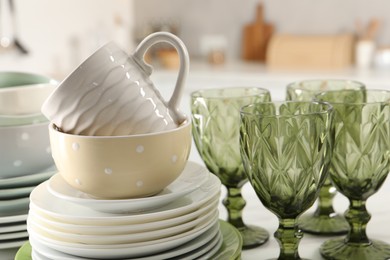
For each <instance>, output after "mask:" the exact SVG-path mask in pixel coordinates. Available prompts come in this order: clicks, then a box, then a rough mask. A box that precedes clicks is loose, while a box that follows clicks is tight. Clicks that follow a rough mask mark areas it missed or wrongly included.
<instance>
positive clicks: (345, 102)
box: [316, 90, 390, 260]
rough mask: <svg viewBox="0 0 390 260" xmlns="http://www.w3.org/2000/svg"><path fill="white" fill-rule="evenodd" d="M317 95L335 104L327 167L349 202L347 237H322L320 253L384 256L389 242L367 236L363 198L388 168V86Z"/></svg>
mask: <svg viewBox="0 0 390 260" xmlns="http://www.w3.org/2000/svg"><path fill="white" fill-rule="evenodd" d="M316 98H317V99H319V100H323V101H327V102H329V103H331V104H332V106H333V107H334V109H335V120H334V128H333V132H334V135H335V141H334V148H333V157H332V159H331V167H330V169H329V172H330V177H331V178H332V180H333V183H334V185H335V186H336V188H337V189H338V190H339V192H341V193H342V194H343V195H345V196H346V197H347V198H348V199H349V202H350V205H349V209H348V210H347V211H346V212H345V218H346V219H347V221H348V223H349V225H350V231H349V233H348V235H347V237H346V238H345V239H344V238H343V239H332V240H328V241H326V242H325V243H324V244H323V245H322V246H321V254H322V256H323V257H324V258H326V259H356V260H365V259H367V260H368V259H388V258H390V245H388V244H386V243H384V242H381V241H377V240H371V239H369V238H368V237H367V234H366V227H367V224H368V221H369V220H370V218H371V216H370V214H369V213H368V212H367V209H366V201H367V199H368V198H369V197H370V196H371V195H373V194H374V193H376V192H377V191H378V189H379V188H380V187H381V185H382V184H383V182H384V181H385V179H386V177H387V175H388V173H389V171H390V91H382V90H362V91H353V90H343V91H329V92H323V93H321V94H318V95H316Z"/></svg>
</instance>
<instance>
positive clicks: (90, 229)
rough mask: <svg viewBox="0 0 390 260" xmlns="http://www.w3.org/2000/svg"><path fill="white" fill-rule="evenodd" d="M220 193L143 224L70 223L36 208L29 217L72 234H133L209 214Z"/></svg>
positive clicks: (172, 226)
mask: <svg viewBox="0 0 390 260" xmlns="http://www.w3.org/2000/svg"><path fill="white" fill-rule="evenodd" d="M218 203H219V193H218V194H217V195H216V196H215V197H214V198H212V199H211V200H210V201H207V202H206V203H205V204H204V206H202V207H200V208H199V209H197V210H196V211H193V212H191V213H189V214H185V215H181V216H178V217H174V218H170V219H164V220H160V221H155V222H148V223H141V224H130V225H115V226H111V225H108V226H91V225H75V224H69V223H63V222H59V221H55V220H53V219H51V218H50V217H48V216H45V215H42V214H40V212H37V211H36V210H34V209H31V210H30V212H29V217H30V216H31V217H33V218H34V221H35V222H36V223H39V224H40V225H42V226H44V227H46V228H49V229H51V230H57V231H60V232H67V233H72V234H83V235H95V236H101V235H120V234H132V233H139V232H148V231H153V230H160V229H168V228H175V227H176V226H178V225H181V224H185V223H187V222H190V221H193V220H194V219H196V218H198V217H200V216H203V215H204V214H207V212H209V211H212V210H213V209H215V208H217V207H218Z"/></svg>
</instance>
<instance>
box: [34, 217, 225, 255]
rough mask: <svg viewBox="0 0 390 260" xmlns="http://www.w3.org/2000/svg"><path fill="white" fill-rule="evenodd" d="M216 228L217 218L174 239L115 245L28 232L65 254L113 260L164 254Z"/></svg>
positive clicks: (217, 226)
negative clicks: (86, 242) (89, 242)
mask: <svg viewBox="0 0 390 260" xmlns="http://www.w3.org/2000/svg"><path fill="white" fill-rule="evenodd" d="M214 228H219V223H218V218H215V219H213V220H212V221H210V222H207V223H202V224H200V225H198V226H196V227H195V228H193V229H191V230H189V231H186V232H183V233H180V234H178V235H174V236H172V237H167V238H162V239H158V240H153V241H145V242H135V243H126V244H114V245H85V244H82V243H68V242H62V241H59V240H55V239H53V238H51V237H49V236H48V235H47V234H46V233H44V232H39V231H37V230H36V229H35V228H34V227H32V226H30V225H29V226H28V231H29V234H30V237H32V239H33V240H38V241H40V242H41V243H42V244H44V245H46V246H47V247H49V248H52V249H55V250H57V251H60V252H63V253H68V254H72V255H75V256H81V257H89V258H95V259H96V258H99V259H113V258H130V257H140V256H145V255H150V254H155V253H159V252H163V251H166V250H169V249H172V248H174V247H177V246H180V245H183V244H185V243H187V242H189V241H191V240H193V239H194V238H196V237H197V236H200V235H202V234H203V233H205V232H207V231H208V230H210V229H214Z"/></svg>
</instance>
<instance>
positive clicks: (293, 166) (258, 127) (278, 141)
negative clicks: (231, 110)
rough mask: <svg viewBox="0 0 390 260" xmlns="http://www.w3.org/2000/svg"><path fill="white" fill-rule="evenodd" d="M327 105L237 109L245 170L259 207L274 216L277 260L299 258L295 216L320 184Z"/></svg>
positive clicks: (327, 152)
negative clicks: (239, 117)
mask: <svg viewBox="0 0 390 260" xmlns="http://www.w3.org/2000/svg"><path fill="white" fill-rule="evenodd" d="M332 118H333V113H332V107H331V106H330V105H328V104H325V103H317V102H278V103H276V102H274V103H260V104H255V105H249V106H246V107H243V108H242V109H241V129H240V148H241V156H242V160H243V163H244V168H245V172H246V174H247V176H248V179H249V182H250V183H251V185H252V186H253V188H254V190H255V191H256V194H257V196H258V197H259V199H260V201H261V202H262V203H263V205H264V206H265V207H266V208H268V209H269V210H270V211H271V212H273V213H274V214H275V215H276V216H277V217H278V219H279V228H278V230H277V231H276V232H275V238H276V239H277V240H278V242H279V245H280V254H279V258H278V259H300V256H299V253H298V244H299V241H300V239H301V238H302V236H303V233H302V231H301V230H300V229H299V227H298V224H297V220H298V217H299V216H300V215H301V214H302V213H303V212H304V211H306V210H307V209H308V208H309V207H311V206H312V205H313V203H314V202H315V200H316V199H317V197H318V195H319V191H320V188H321V186H322V185H323V184H324V182H325V180H326V178H327V174H328V166H329V162H330V158H331V151H332V147H331V144H332V141H331V140H330V139H331V138H332V136H331V132H330V129H331V123H332Z"/></svg>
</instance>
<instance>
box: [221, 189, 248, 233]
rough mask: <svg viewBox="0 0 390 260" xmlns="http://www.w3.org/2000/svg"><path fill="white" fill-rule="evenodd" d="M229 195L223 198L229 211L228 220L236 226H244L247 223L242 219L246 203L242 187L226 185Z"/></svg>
mask: <svg viewBox="0 0 390 260" xmlns="http://www.w3.org/2000/svg"><path fill="white" fill-rule="evenodd" d="M226 188H227V196H226V198H225V199H224V200H223V205H224V206H225V207H226V209H227V212H228V221H229V223H231V224H232V225H233V226H235V227H236V228H238V229H240V228H244V227H245V224H244V221H243V220H242V211H243V209H244V207H245V205H246V202H245V200H244V198H243V197H242V195H241V188H237V187H226Z"/></svg>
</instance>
